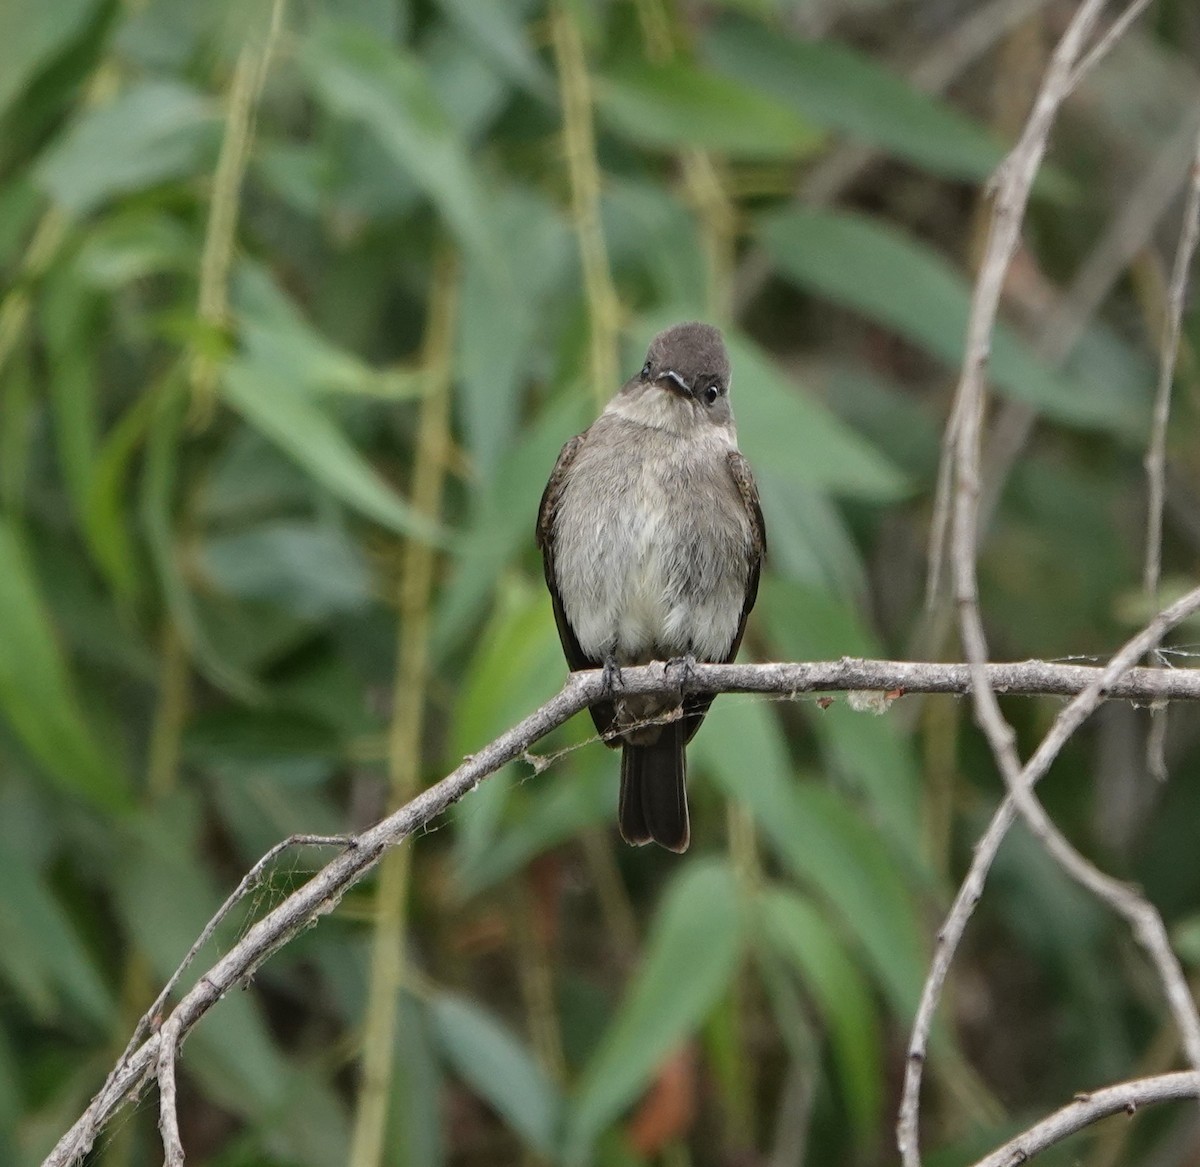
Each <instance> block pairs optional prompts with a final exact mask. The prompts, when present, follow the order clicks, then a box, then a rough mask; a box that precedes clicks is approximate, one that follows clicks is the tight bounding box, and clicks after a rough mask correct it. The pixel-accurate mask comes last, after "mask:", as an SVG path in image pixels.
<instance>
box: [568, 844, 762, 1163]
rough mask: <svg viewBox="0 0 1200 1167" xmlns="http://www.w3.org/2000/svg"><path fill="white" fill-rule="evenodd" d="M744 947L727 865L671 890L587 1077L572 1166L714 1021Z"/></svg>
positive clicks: (691, 875) (573, 1119) (575, 1117)
mask: <svg viewBox="0 0 1200 1167" xmlns="http://www.w3.org/2000/svg"><path fill="white" fill-rule="evenodd" d="M744 939H745V935H744V927H743V906H742V905H741V903H740V902H739V898H738V888H737V881H736V879H735V878H734V875H733V872H732V871H731V870H730V869H729V867H728V865H727V864H726V863H725V862H724V861H722V860H715V859H707V860H706V859H699V860H692V862H691V863H690V864H689V865H687V866H685V867H684V868H682V869H681V870H680V873H679V875H678V876H677V877H676V878H675V880H674V881H673V883H672V884H671V887H670V890H669V891H668V892H667V895H666V898H665V899H664V900H663V903H662V906H661V907H660V908H659V910H658V913H657V915H656V916H655V919H654V924H653V927H652V928H651V931H650V937H649V940H648V941H647V945H646V955H645V957H644V959H643V961H642V964H641V967H640V968H639V969H638V972H637V976H636V978H635V980H634V981H633V984H632V985H631V987H630V989H629V992H628V994H627V995H626V997H625V999H624V1001H622V1002H621V1006H620V1008H619V1009H618V1010H617V1014H616V1017H614V1018H613V1021H612V1024H611V1025H610V1026H609V1028H608V1031H607V1033H606V1034H605V1036H604V1040H603V1041H602V1042H601V1044H600V1048H599V1049H598V1050H597V1051H596V1053H595V1055H594V1056H593V1057H592V1060H591V1062H590V1063H589V1065H588V1066H587V1068H586V1069H585V1070H584V1073H583V1077H582V1079H581V1080H580V1083H579V1091H578V1095H577V1097H576V1099H575V1105H574V1107H573V1108H572V1110H571V1113H570V1117H569V1121H568V1125H567V1144H566V1155H565V1158H566V1161H567V1162H568V1163H582V1162H585V1161H586V1159H587V1156H588V1152H589V1149H590V1147H591V1145H592V1143H593V1142H594V1140H595V1139H596V1137H597V1136H598V1135H599V1134H600V1133H601V1132H602V1131H603V1130H604V1129H605V1127H606V1126H607V1125H608V1124H609V1123H610V1122H612V1120H613V1119H614V1118H616V1117H617V1115H619V1114H620V1113H621V1111H622V1110H623V1109H624V1108H625V1107H626V1106H627V1105H628V1104H629V1103H630V1102H632V1101H633V1099H634V1098H636V1097H637V1095H638V1092H639V1091H640V1090H641V1089H642V1088H643V1087H644V1086H645V1085H646V1084H647V1082H649V1080H650V1078H651V1077H652V1075H653V1074H654V1072H655V1071H656V1070H657V1069H658V1067H659V1066H660V1065H661V1064H662V1063H663V1061H664V1060H665V1059H666V1058H667V1056H668V1055H669V1054H670V1053H671V1052H672V1050H673V1049H674V1048H675V1047H676V1046H678V1045H679V1043H680V1042H682V1041H683V1040H684V1039H685V1038H686V1037H687V1035H688V1034H689V1033H692V1032H693V1031H695V1029H696V1028H697V1027H698V1026H699V1024H700V1023H701V1022H702V1021H703V1019H704V1018H705V1016H707V1014H708V1012H709V1010H710V1009H711V1008H712V1007H713V1004H714V1003H715V1001H716V1000H717V998H718V997H719V996H720V995H721V994H722V993H723V992H725V990H726V989H727V988H728V986H729V983H730V981H731V979H732V978H733V975H734V973H735V971H736V969H737V966H738V961H739V959H740V957H741V954H742V947H743V942H744Z"/></svg>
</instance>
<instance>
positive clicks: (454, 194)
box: [300, 23, 497, 263]
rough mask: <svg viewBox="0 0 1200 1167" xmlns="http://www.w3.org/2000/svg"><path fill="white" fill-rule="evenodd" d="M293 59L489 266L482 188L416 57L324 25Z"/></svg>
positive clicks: (492, 255) (492, 254) (493, 254)
mask: <svg viewBox="0 0 1200 1167" xmlns="http://www.w3.org/2000/svg"><path fill="white" fill-rule="evenodd" d="M300 62H301V64H302V65H303V67H304V68H305V70H306V72H307V73H308V75H309V78H310V79H311V81H312V83H313V85H314V86H315V88H316V90H317V94H318V96H319V97H320V99H321V101H322V102H323V103H324V104H325V105H326V106H327V107H328V108H329V109H330V110H332V111H333V112H334V113H337V114H339V115H340V116H342V117H345V118H351V119H353V120H355V121H358V122H362V123H363V124H364V125H366V127H367V128H368V129H369V130H370V132H371V134H372V136H373V137H374V138H375V140H376V141H377V142H378V143H379V145H380V146H382V147H383V149H384V151H385V152H386V153H387V155H388V157H389V158H390V159H391V160H392V162H393V163H394V164H395V165H396V166H397V167H398V168H399V169H400V170H401V171H402V172H403V173H405V174H406V175H409V176H410V177H411V178H413V179H414V180H415V181H416V182H417V183H419V184H420V186H421V187H422V188H423V189H424V190H425V192H426V194H428V195H429V197H430V198H431V199H432V200H433V202H434V203H435V205H436V206H437V208H438V210H439V211H440V212H441V213H442V215H443V216H445V219H446V221H447V223H449V225H450V227H451V229H452V230H453V232H454V233H455V234H456V235H457V236H458V238H459V240H460V241H461V242H462V244H463V246H464V247H465V248H466V249H467V250H469V251H474V252H475V253H476V254H478V255H480V256H481V257H483V258H484V259H485V260H486V261H487V262H489V263H495V262H496V258H497V251H496V247H495V244H494V241H493V239H492V237H491V234H490V232H489V230H488V227H487V224H488V206H487V201H486V199H485V197H484V193H483V189H482V187H481V186H480V183H479V181H478V179H477V178H476V176H475V172H474V170H473V168H472V166H471V162H470V160H469V158H468V157H467V153H466V151H465V149H464V148H463V146H462V143H461V141H460V139H459V136H458V134H457V133H456V131H455V128H454V125H453V123H452V122H451V121H450V119H449V118H448V117H447V115H446V113H445V111H444V110H443V109H442V108H441V106H440V105H439V104H438V101H437V98H436V97H435V95H434V93H433V90H432V89H431V88H430V85H429V81H428V79H427V77H426V76H425V74H424V72H423V70H422V66H421V63H420V61H419V60H418V59H417V58H416V57H415V56H413V55H411V54H405V53H401V52H398V51H396V50H395V49H393V48H392V47H390V46H389V45H387V44H385V43H384V42H383V41H381V40H379V39H378V38H377V37H374V36H371V35H370V34H369V33H367V32H366V31H364V30H362V29H357V28H352V27H339V26H336V25H332V24H328V23H326V24H323V25H321V26H319V28H318V29H317V30H316V31H315V32H314V33H313V34H312V35H311V36H309V37H308V39H307V40H306V41H305V42H304V44H303V46H302V47H301V50H300Z"/></svg>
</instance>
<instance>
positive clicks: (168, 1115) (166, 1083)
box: [155, 1024, 183, 1167]
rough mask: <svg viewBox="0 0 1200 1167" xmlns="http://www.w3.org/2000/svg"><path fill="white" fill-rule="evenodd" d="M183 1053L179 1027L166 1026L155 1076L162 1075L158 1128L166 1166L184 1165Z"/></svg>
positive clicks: (159, 1087)
mask: <svg viewBox="0 0 1200 1167" xmlns="http://www.w3.org/2000/svg"><path fill="white" fill-rule="evenodd" d="M178 1053H179V1032H178V1026H176V1025H174V1024H172V1025H170V1026H165V1027H164V1028H163V1031H162V1034H161V1037H160V1041H159V1049H158V1059H157V1066H156V1069H155V1075H156V1076H157V1078H158V1130H159V1134H160V1135H161V1136H162V1145H163V1167H183V1140H182V1139H181V1138H180V1137H179V1107H178V1105H177V1104H176V1101H175V1061H176V1056H177V1055H178Z"/></svg>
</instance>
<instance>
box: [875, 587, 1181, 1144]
mask: <svg viewBox="0 0 1200 1167" xmlns="http://www.w3.org/2000/svg"><path fill="white" fill-rule="evenodd" d="M1197 609H1200V588H1198V589H1196V590H1194V591H1192V592H1191V593H1189V594H1188V595H1187V596H1185V597H1184V598H1183V599H1182V600H1180V601H1179V602H1178V603H1176V604H1174V605H1172V606H1171V607H1170V608H1168V609H1167V610H1166V611H1164V612H1161V613H1159V615H1158V616H1156V617H1155V618H1154V620H1152V621H1151V622H1150V624H1149V625H1147V626H1146V627H1145V628H1144V629H1142V630H1141V631H1140V632H1139V633H1138V634H1137V636H1135V637H1134V638H1133V639H1132V640H1130V641H1128V642H1127V643H1126V644H1125V645H1124V646H1122V648H1121V649H1120V651H1119V652H1118V653H1117V654H1116V655H1115V656H1114V657H1113V658H1112V660H1111V661H1110V662H1109V664H1108V666H1107V667H1106V668H1104V669H1103V670H1100V669H1091V668H1089V669H1088V670H1087V671H1088V672H1089V673H1090V674H1091V678H1090V680H1089V681H1088V684H1087V685H1086V686H1085V687H1084V688H1083V689H1081V690H1079V691H1078V693H1077V695H1076V697H1075V699H1074V700H1072V701H1071V702H1070V703H1069V704H1068V705H1067V706H1066V707H1065V708H1064V709H1062V710H1061V711H1060V712H1059V714H1058V716H1057V717H1056V718H1055V720H1054V723H1053V725H1052V726H1051V727H1050V731H1049V732H1048V733H1047V734H1046V736H1045V737H1044V738H1043V739H1042V743H1041V745H1039V746H1038V748H1037V750H1035V751H1034V753H1033V756H1032V757H1031V758H1030V759H1029V761H1028V762H1027V763H1026V765H1025V768H1024V770H1023V771H1022V772H1021V774H1020V784H1021V785H1022V786H1023V787H1024V788H1026V789H1028V788H1031V787H1032V785H1033V784H1034V783H1036V782H1037V781H1038V780H1039V779H1040V778H1042V777H1043V775H1044V774H1045V773H1046V771H1047V770H1048V769H1049V768H1050V764H1051V762H1053V760H1054V759H1055V757H1057V755H1058V753H1059V751H1060V750H1061V749H1062V747H1063V746H1064V745H1065V744H1066V742H1067V740H1068V739H1069V738H1070V737H1071V735H1072V734H1073V733H1074V732H1075V731H1076V730H1077V729H1078V728H1079V726H1080V725H1081V724H1082V723H1083V722H1084V720H1086V718H1087V717H1088V716H1090V715H1091V713H1092V712H1093V711H1094V710H1095V709H1096V707H1097V706H1098V705H1099V704H1100V703H1101V702H1102V701H1104V700H1105V699H1107V698H1111V697H1113V696H1115V695H1116V694H1117V693H1118V692H1119V691H1120V690H1122V689H1123V688H1124V687H1125V686H1126V685H1128V684H1129V683H1130V682H1132V681H1133V680H1134V678H1135V677H1136V678H1137V680H1138V681H1139V682H1142V681H1144V680H1145V679H1146V678H1147V677H1149V676H1153V675H1154V674H1155V673H1159V674H1160V675H1162V676H1164V677H1168V676H1172V675H1178V674H1177V673H1174V672H1173V671H1170V670H1168V671H1164V670H1160V669H1145V668H1131V667H1130V666H1131V665H1132V664H1133V662H1134V661H1136V660H1138V659H1139V658H1140V657H1141V656H1142V655H1143V654H1144V653H1145V651H1146V645H1148V644H1152V643H1157V639H1158V638H1161V637H1162V636H1163V635H1165V634H1166V632H1167V631H1168V630H1169V629H1170V628H1172V627H1174V626H1175V625H1176V624H1178V623H1179V622H1180V621H1181V620H1185V619H1186V618H1187V617H1188V615H1190V614H1191V613H1192V612H1194V611H1196V610H1197ZM951 667H953V668H967V670H968V672H971V673H974V671H975V670H973V669H971V668H970V666H962V665H954V666H951ZM996 667H997V666H995V665H987V666H986V670H985V671H986V674H987V676H988V678H989V681H990V683H991V687H992V689H993V690H995V691H998V692H1004V691H1005V690H1003V689H1002V688H1000V687H999V686H997V685H996V683H995V680H996V671H995V670H996ZM1009 691H1010V692H1011V690H1009ZM1016 817H1017V806H1016V802H1015V800H1014V798H1013V797H1012V796H1011V795H1010V796H1009V797H1008V798H1006V799H1005V800H1004V802H1003V803H1002V804H1001V805H1000V808H999V810H997V812H996V814H995V815H994V816H993V817H992V821H991V822H990V823H989V824H988V828H987V831H986V832H985V833H984V835H983V837H982V838H981V839H980V840H979V842H978V843H976V844H975V854H974V858H973V859H972V861H971V866H970V868H969V870H968V871H967V875H966V877H965V878H964V879H963V882H962V884H961V885H960V886H959V889H958V893H957V894H956V895H955V897H954V904H953V905H952V907H951V909H950V912H949V914H948V915H947V916H946V919H945V921H944V922H943V924H942V926H941V928H940V929H939V930H938V934H937V942H936V944H935V946H934V953H933V960H932V961H931V963H930V967H929V972H928V974H927V975H926V978H925V983H924V985H923V986H922V989H921V1000H920V1003H919V1004H918V1006H917V1015H916V1018H915V1019H914V1021H913V1030H912V1037H911V1038H910V1040H909V1047H908V1064H907V1066H906V1068H905V1075H904V1089H903V1096H902V1099H901V1104H900V1116H899V1120H898V1123H897V1137H898V1140H899V1141H900V1150H901V1155H902V1156H903V1158H904V1162H905V1164H906V1165H907V1164H909V1163H919V1162H920V1158H919V1150H918V1143H917V1138H918V1119H919V1115H920V1093H921V1077H922V1069H923V1066H924V1063H925V1056H926V1053H927V1051H928V1047H929V1034H930V1031H931V1029H932V1027H933V1018H934V1014H935V1012H936V1010H937V1005H938V1002H939V1000H940V999H941V994H942V988H943V986H944V985H945V983H946V976H947V974H948V973H949V971H950V964H951V962H952V961H953V959H954V954H955V952H956V951H957V949H958V944H959V941H960V940H961V939H962V935H963V932H965V931H966V927H967V922H968V921H969V920H970V918H971V914H972V912H973V911H974V910H975V905H976V904H977V903H978V902H979V897H980V896H981V895H982V894H983V885H984V882H985V881H986V879H987V876H988V872H989V871H990V870H991V866H992V861H993V860H994V859H995V857H996V853H997V852H998V851H999V849H1000V844H1001V843H1002V842H1003V841H1004V838H1005V836H1006V835H1007V834H1008V831H1009V828H1010V827H1011V826H1012V824H1013V822H1014V821H1015V819H1016Z"/></svg>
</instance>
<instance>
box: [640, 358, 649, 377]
mask: <svg viewBox="0 0 1200 1167" xmlns="http://www.w3.org/2000/svg"><path fill="white" fill-rule="evenodd" d="M649 376H650V362H649V361H647V362H646V363H645V364H644V365H643V366H642V380H643V381H644V380H645V379H646V378H647V377H649Z"/></svg>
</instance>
